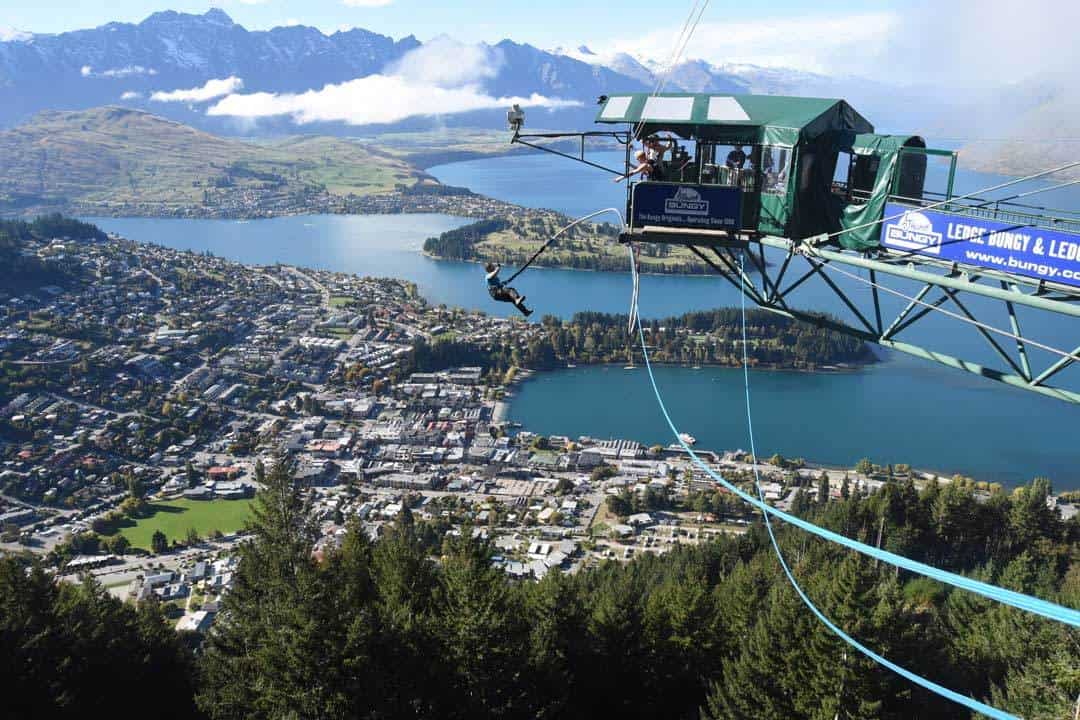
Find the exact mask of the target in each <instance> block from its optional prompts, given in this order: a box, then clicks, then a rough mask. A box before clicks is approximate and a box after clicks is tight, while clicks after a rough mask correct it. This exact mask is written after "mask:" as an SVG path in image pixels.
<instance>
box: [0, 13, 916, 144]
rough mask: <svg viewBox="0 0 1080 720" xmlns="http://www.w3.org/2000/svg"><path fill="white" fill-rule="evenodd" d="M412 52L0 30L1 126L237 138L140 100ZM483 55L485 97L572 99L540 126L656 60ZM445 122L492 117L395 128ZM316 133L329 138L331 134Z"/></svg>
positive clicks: (397, 47)
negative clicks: (95, 111)
mask: <svg viewBox="0 0 1080 720" xmlns="http://www.w3.org/2000/svg"><path fill="white" fill-rule="evenodd" d="M4 38H7V39H4ZM421 46H422V43H421V42H420V41H419V40H417V39H416V38H415V37H413V36H411V35H409V36H407V37H404V38H401V39H398V40H395V39H393V38H391V37H387V36H385V35H380V34H378V33H375V32H371V31H369V30H363V29H353V30H348V31H342V32H335V33H333V34H331V35H327V34H325V33H323V32H322V31H321V30H319V29H317V28H314V27H307V26H303V25H296V26H289V27H276V28H273V29H271V30H265V31H249V30H247V29H245V28H244V27H242V26H241V25H239V24H237V23H235V22H233V20H232V19H231V18H230V17H229V16H228V15H227V14H226V13H225V12H224V11H222V10H219V9H213V10H210V11H208V12H206V13H205V14H202V15H193V14H186V13H179V12H174V11H165V12H158V13H154V14H153V15H150V16H149V17H148V18H146V19H145V20H143V21H142V22H140V23H138V24H132V23H117V22H113V23H108V24H106V25H102V26H100V27H97V28H93V29H87V30H78V31H73V32H66V33H60V34H56V35H42V34H29V33H19V32H13V31H9V32H7V33H6V34H5V35H4V36H0V127H4V126H6V127H10V126H13V125H16V124H18V123H20V122H23V121H25V120H27V119H28V118H30V117H31V116H32V115H33V114H34V113H36V112H38V111H41V110H53V109H68V110H77V109H84V108H90V107H96V106H102V105H109V104H118V103H119V104H124V105H128V106H131V107H141V108H144V109H152V110H153V112H155V113H157V114H160V115H164V116H167V117H171V118H173V119H176V120H180V121H182V122H185V123H189V124H192V125H195V126H197V127H201V128H203V129H207V130H211V131H215V132H221V133H226V134H230V133H231V134H236V133H247V132H250V127H247V126H242V125H240V124H237V123H235V122H230V121H229V120H228V119H227V118H221V117H208V116H207V114H206V112H205V110H206V108H205V106H200V105H198V104H197V103H184V102H173V103H163V102H155V101H153V100H151V99H150V96H151V95H152V94H153V93H154V92H169V91H174V90H176V89H189V88H199V87H202V86H203V85H205V84H206V83H207V82H208V81H211V80H215V79H226V78H235V79H237V80H238V81H239V83H242V87H243V91H244V92H248V93H251V92H265V93H300V92H305V91H309V90H317V89H320V88H322V87H324V86H326V85H329V84H337V83H343V82H347V81H349V80H352V79H355V78H362V77H366V76H370V75H372V74H375V73H380V72H386V70H387V68H388V67H391V66H392V65H393V64H394V63H396V62H398V61H400V60H401V59H402V58H403V57H404V56H405V55H406V54H407V53H409V52H410V51H413V50H416V49H418V48H420V47H421ZM484 48H485V49H486V50H488V51H490V53H491V57H492V58H495V59H496V63H495V64H496V67H495V68H494V71H493V72H490V73H487V74H485V75H484V76H483V77H480V78H478V80H477V81H478V84H479V86H480V88H481V89H482V91H483V92H485V93H487V94H489V95H491V96H493V97H509V96H525V97H528V96H530V95H533V94H536V95H540V96H544V97H550V98H557V99H561V100H571V101H577V102H578V103H580V104H581V107H577V108H567V109H560V110H557V111H551V112H549V113H547V114H546V115H545V116H544V124H545V126H549V127H550V126H564V127H571V126H581V124H582V123H588V122H591V120H592V118H593V114H594V113H593V103H594V102H595V100H596V98H597V96H599V95H601V94H605V93H611V92H626V91H650V90H652V89H653V88H654V87H655V85H656V80H657V74H658V71H659V70H660V68H659V67H658V65H657V64H656V63H652V62H648V61H642V60H639V59H636V58H634V57H632V56H631V55H628V54H625V53H622V54H618V55H614V56H610V57H606V56H600V55H597V54H595V53H593V52H592V51H591V50H589V49H588V48H587V47H581V48H577V49H575V50H571V51H566V50H562V49H555V50H543V49H540V48H536V47H533V46H531V45H528V44H522V43H517V42H514V41H512V40H502V41H501V42H498V43H496V44H493V45H485V46H484ZM668 78H669V79H668V82H667V85H666V89H667V90H670V91H691V92H702V91H709V92H723V93H739V92H757V93H772V94H801V95H813V94H819V95H820V94H827V95H830V96H831V95H843V96H844V97H848V98H849V99H850V98H851V95H852V92H851V91H854V93H855V94H856V95H859V96H860V98H862V99H863V105H864V106H865V105H866V104H867V103H869V104H870V105H872V106H874V107H875V108H876V107H882V105H883V103H882V102H881V101H882V100H884V99H886V98H888V99H889V100H890V102H892V101H894V100H895V98H896V89H895V88H892V87H887V86H884V85H879V84H876V83H872V82H869V81H865V80H857V79H854V78H845V79H835V78H828V77H824V76H820V75H814V74H811V73H805V72H800V71H795V70H784V69H766V68H757V67H753V66H745V65H743V66H713V65H710V64H708V63H705V62H703V61H700V60H692V61H687V62H685V63H682V64H681V65H680V66H678V67H676V68H674V69H673V70H672V71H671V72H670V73H669V74H668ZM845 90H846V91H848V92H844V91H845ZM853 102H854V100H853ZM892 104H893V105H897V104H898V103H895V102H892ZM883 109H884V108H883ZM868 112H869V111H868ZM445 123H450V124H457V125H470V126H477V125H479V126H486V127H493V126H495V125H499V124H501V113H499V112H497V111H492V110H485V111H482V112H473V113H463V114H462V115H461V116H455V117H440V118H438V119H437V120H433V119H432V118H431V117H420V118H418V119H413V120H410V121H407V122H405V123H398V125H402V124H403V125H405V126H409V127H413V128H415V127H431V126H432V125H433V124H445ZM289 126H290V123H288V122H287V121H275V120H270V121H261V127H262V130H263V131H264V132H275V131H277V132H289V131H290V128H289ZM339 129H340V128H339ZM317 130H318V131H319V132H333V131H334V128H333V127H318V128H317Z"/></svg>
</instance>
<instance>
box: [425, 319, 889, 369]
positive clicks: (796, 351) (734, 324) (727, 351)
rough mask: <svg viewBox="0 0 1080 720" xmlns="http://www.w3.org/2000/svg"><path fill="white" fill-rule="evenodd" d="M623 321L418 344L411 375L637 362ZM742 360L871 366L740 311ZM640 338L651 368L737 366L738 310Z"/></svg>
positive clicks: (826, 336) (835, 346) (806, 334)
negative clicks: (511, 337) (513, 339)
mask: <svg viewBox="0 0 1080 720" xmlns="http://www.w3.org/2000/svg"><path fill="white" fill-rule="evenodd" d="M628 323H629V318H628V317H627V316H626V315H614V314H608V313H597V312H581V313H576V314H575V315H574V316H573V318H571V320H570V321H569V322H564V321H562V320H560V319H559V318H557V317H553V316H550V315H549V316H545V317H544V318H543V320H542V321H541V323H540V328H539V330H538V331H537V332H535V333H533V334H532V335H530V336H529V337H528V338H526V339H523V340H522V341H521V342H518V343H504V342H500V343H486V342H484V341H483V340H475V339H468V340H466V339H461V338H457V339H450V338H436V339H433V340H432V341H424V340H420V341H418V343H417V345H416V347H415V350H414V358H413V359H414V368H413V369H415V370H420V371H424V372H432V371H437V370H443V369H445V368H449V367H455V366H459V365H480V366H482V367H484V368H485V369H488V370H492V369H493V370H497V371H502V370H506V369H509V368H510V367H525V368H529V369H532V370H551V369H555V368H559V367H565V366H566V364H567V363H582V364H588V363H632V362H636V361H640V360H641V359H642V357H641V347H640V345H639V340H638V338H637V335H636V333H635V334H630V333H628V332H627V327H628ZM746 323H747V328H746V333H747V340H748V343H747V356H748V360H749V362H750V365H751V366H753V367H760V368H773V369H789V370H820V369H823V368H824V367H826V366H828V367H829V368H837V367H842V366H848V367H851V366H856V365H862V364H868V363H873V362H876V357H875V355H874V353H873V352H872V351H871V350H870V348H869V347H868V346H867V345H866V343H864V342H862V341H861V340H857V339H855V338H852V337H849V336H847V335H842V334H840V333H835V332H832V331H829V330H824V329H822V328H818V327H815V326H812V325H808V324H806V323H801V322H797V321H795V320H792V319H790V318H786V317H783V316H782V315H776V314H775V313H771V312H768V311H766V310H757V309H755V310H747V311H746ZM644 331H645V339H646V342H647V343H648V344H649V346H650V350H649V357H650V359H651V360H652V361H653V362H658V363H677V364H683V365H686V364H695V365H720V366H727V367H735V366H741V365H742V357H743V356H742V319H741V315H740V311H739V309H738V308H721V309H717V310H707V311H702V312H690V313H685V314H684V315H680V316H678V317H668V318H663V319H654V320H647V321H645V323H644Z"/></svg>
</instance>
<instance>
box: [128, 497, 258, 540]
mask: <svg viewBox="0 0 1080 720" xmlns="http://www.w3.org/2000/svg"><path fill="white" fill-rule="evenodd" d="M251 503H252V500H251V499H245V500H214V501H210V502H208V501H206V500H187V499H184V500H163V501H161V502H154V503H150V506H149V512H148V513H147V514H146V515H145V516H143V517H140V518H138V519H134V520H132V519H126V520H124V521H123V522H121V523H120V524H119V525H118V526H117V528H116V531H118V532H119V533H120V534H121V535H123V536H124V537H126V538H127V539H128V542H130V543H131V545H132V547H137V548H143V549H144V550H149V549H150V538H151V537H153V535H154V533H155V532H156V531H158V530H161V531H162V532H163V533H165V538H166V539H167V540H168V541H169V542H170V543H172V541H173V540H181V541H182V540H184V538H186V537H187V532H188V529H189V528H195V531H196V532H197V533H199V535H200V536H202V537H206V536H207V535H209V534H210V533H211V531H213V530H220V531H221V532H223V533H225V534H228V533H231V532H235V531H237V530H239V529H241V528H242V527H243V526H244V521H245V520H247V518H248V517H249V516H250V514H251Z"/></svg>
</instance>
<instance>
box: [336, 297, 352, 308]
mask: <svg viewBox="0 0 1080 720" xmlns="http://www.w3.org/2000/svg"><path fill="white" fill-rule="evenodd" d="M353 302H355V300H354V299H353V297H352V296H350V295H331V296H330V307H332V308H342V307H347V306H348V305H351V304H352V303H353Z"/></svg>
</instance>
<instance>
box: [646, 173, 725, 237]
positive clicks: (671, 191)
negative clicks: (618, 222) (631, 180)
mask: <svg viewBox="0 0 1080 720" xmlns="http://www.w3.org/2000/svg"><path fill="white" fill-rule="evenodd" d="M741 215H742V193H741V191H740V190H739V189H738V188H733V187H722V186H713V185H675V184H670V183H638V184H637V185H635V186H634V197H633V222H634V226H635V227H642V226H644V225H662V226H666V227H681V228H699V229H702V230H736V229H738V228H739V221H740V219H741Z"/></svg>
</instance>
